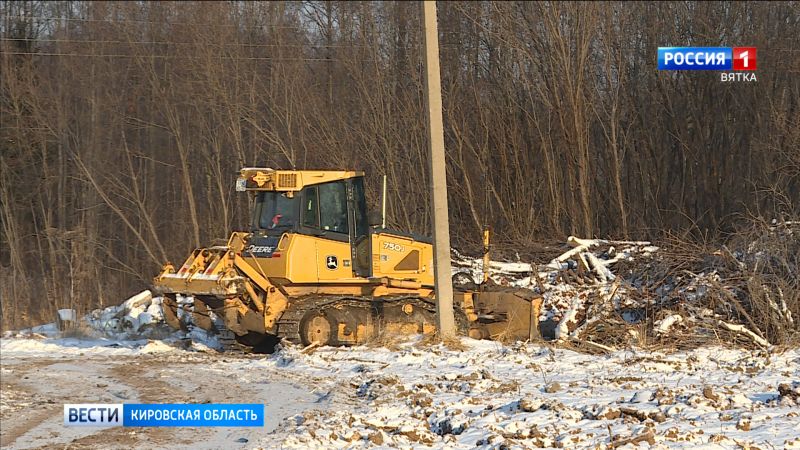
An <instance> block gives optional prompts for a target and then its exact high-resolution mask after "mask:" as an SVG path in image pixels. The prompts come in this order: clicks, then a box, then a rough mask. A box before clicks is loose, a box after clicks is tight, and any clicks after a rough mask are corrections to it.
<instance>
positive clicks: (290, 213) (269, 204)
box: [258, 192, 297, 230]
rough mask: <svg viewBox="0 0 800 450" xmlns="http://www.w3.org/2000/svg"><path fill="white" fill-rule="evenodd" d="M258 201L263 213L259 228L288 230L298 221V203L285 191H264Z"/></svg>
mask: <svg viewBox="0 0 800 450" xmlns="http://www.w3.org/2000/svg"><path fill="white" fill-rule="evenodd" d="M258 199H259V200H258V201H259V203H260V208H261V215H260V217H259V221H258V225H259V228H261V229H265V230H273V229H277V230H286V229H290V228H293V227H294V225H295V223H296V222H297V209H296V208H297V206H296V205H297V203H295V199H294V198H289V197H288V196H287V194H286V193H283V192H262V193H261V194H260V195H259V197H258Z"/></svg>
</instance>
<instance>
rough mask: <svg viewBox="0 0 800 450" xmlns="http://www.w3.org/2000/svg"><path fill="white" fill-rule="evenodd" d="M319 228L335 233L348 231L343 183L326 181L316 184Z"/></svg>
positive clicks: (345, 191)
mask: <svg viewBox="0 0 800 450" xmlns="http://www.w3.org/2000/svg"><path fill="white" fill-rule="evenodd" d="M318 192H319V222H320V228H321V229H322V230H326V231H333V232H336V233H345V234H347V233H348V229H347V188H346V186H345V184H344V183H342V182H336V183H327V184H321V185H319V186H318Z"/></svg>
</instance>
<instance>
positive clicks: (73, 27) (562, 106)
mask: <svg viewBox="0 0 800 450" xmlns="http://www.w3.org/2000/svg"><path fill="white" fill-rule="evenodd" d="M421 11H422V8H421V5H420V4H419V3H417V2H396V3H389V2H387V3H378V2H374V3H366V2H271V3H245V2H221V3H212V2H131V3H121V2H42V1H15V2H10V1H3V2H2V4H1V6H0V64H1V66H0V89H1V91H0V114H1V115H2V116H1V122H0V208H1V209H0V211H1V215H2V223H1V224H0V225H1V226H2V229H1V230H0V301H2V304H1V305H0V306H2V311H0V312H1V313H2V318H1V319H2V320H1V321H0V324H1V325H2V327H3V328H4V329H7V328H9V327H19V326H23V325H28V324H30V323H32V322H36V321H40V320H47V321H50V320H52V317H53V312H54V310H55V309H56V308H63V307H76V308H78V309H82V310H86V309H89V308H95V307H100V306H105V305H108V304H114V303H118V302H119V301H120V300H121V299H123V298H126V297H127V296H128V295H129V294H132V293H135V292H137V291H138V290H141V289H143V288H146V287H147V286H148V285H149V283H150V280H151V277H152V276H153V275H154V274H155V273H156V272H157V270H158V269H159V267H160V266H161V264H162V263H163V262H165V261H167V260H170V261H173V262H177V263H179V262H181V261H182V260H183V258H184V257H185V256H186V255H187V254H188V252H189V251H190V250H191V249H192V248H194V247H195V246H200V245H208V244H211V243H212V242H214V241H215V240H219V239H223V240H224V239H225V238H226V237H227V236H228V234H229V232H230V231H231V230H232V229H243V228H245V227H246V224H247V219H246V218H247V215H248V205H247V202H248V199H247V198H246V197H247V196H244V195H236V193H235V192H234V189H233V184H234V180H235V178H236V175H237V172H238V169H239V168H240V167H242V166H253V165H263V166H271V167H276V168H291V167H294V168H298V169H340V168H354V169H361V170H365V171H366V172H367V174H368V189H369V191H368V194H369V195H370V196H371V203H372V205H373V206H377V203H378V198H379V196H378V193H379V184H380V180H381V178H382V175H387V177H388V181H389V199H388V204H389V214H388V218H389V223H390V224H391V225H392V226H394V227H396V228H399V229H402V230H414V231H416V232H419V233H429V232H430V229H429V228H430V219H429V200H428V197H429V196H428V191H427V188H428V179H427V177H428V175H427V173H426V172H427V163H426V161H427V159H426V154H427V153H426V152H427V146H426V141H425V139H426V132H425V126H426V125H425V119H424V118H425V112H424V111H425V109H424V104H423V99H424V97H423V83H424V81H423V60H422V58H423V52H422V48H421V46H422V17H421V16H422V13H421ZM799 18H800V8H798V7H797V5H796V4H793V3H790V2H778V3H765V2H735V3H708V2H675V3H664V2H641V3H630V2H620V3H603V2H588V3H558V2H555V3H553V2H546V3H538V2H519V3H512V2H497V3H490V2H469V3H466V2H464V3H456V2H453V3H450V2H446V3H445V2H442V3H440V4H439V31H440V44H441V68H442V87H443V98H444V120H445V140H446V146H447V157H448V185H449V189H450V190H449V196H450V214H451V227H452V229H451V235H452V237H453V245H454V246H455V247H457V248H462V249H467V250H468V249H470V248H475V246H476V245H477V243H478V241H479V238H480V234H479V231H480V230H481V228H482V227H483V226H484V225H486V224H488V225H491V226H493V227H494V229H495V231H496V235H497V238H498V243H499V244H501V245H505V246H507V247H508V248H516V249H524V248H527V247H529V246H532V245H534V244H535V243H537V242H543V241H547V240H553V239H563V238H564V237H565V236H567V235H570V234H575V235H579V236H582V237H590V236H603V237H616V238H657V237H658V236H659V235H662V234H663V233H666V232H677V233H681V234H682V235H684V236H694V237H696V238H699V237H702V238H705V239H707V238H709V237H711V238H714V237H719V236H723V235H724V234H725V233H728V232H731V231H733V230H735V229H736V227H737V223H739V221H741V220H743V219H746V218H747V217H752V216H756V217H761V218H764V219H767V220H771V219H772V218H784V217H790V216H793V215H795V216H796V213H797V210H798V209H799V207H800V76H799V73H800V39H798V35H800V23H799V22H800V21H799ZM692 45H695V46H755V47H758V70H757V72H756V74H757V76H758V82H754V83H753V82H750V83H747V82H738V83H724V82H721V81H720V75H719V73H715V72H659V71H658V70H657V64H656V49H657V47H659V46H692Z"/></svg>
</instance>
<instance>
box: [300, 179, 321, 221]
mask: <svg viewBox="0 0 800 450" xmlns="http://www.w3.org/2000/svg"><path fill="white" fill-rule="evenodd" d="M303 226H305V227H312V228H319V198H318V196H317V187H316V186H312V187H307V188H305V189H303Z"/></svg>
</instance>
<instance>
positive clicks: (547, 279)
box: [458, 222, 800, 351]
mask: <svg viewBox="0 0 800 450" xmlns="http://www.w3.org/2000/svg"><path fill="white" fill-rule="evenodd" d="M567 244H568V245H569V247H570V248H569V249H568V250H567V251H565V252H563V253H562V254H561V255H559V256H558V257H556V258H554V259H553V260H552V261H550V262H549V263H548V264H546V265H535V264H522V263H497V262H493V263H492V278H493V279H494V280H495V281H496V282H497V283H500V284H508V285H514V286H519V287H528V288H531V289H534V290H536V291H539V292H540V293H542V294H543V296H544V305H543V310H542V311H543V312H542V316H540V323H541V325H540V329H541V330H542V337H543V338H544V339H546V340H557V341H560V342H562V343H564V344H565V345H571V346H575V347H577V348H580V349H584V350H587V351H611V350H614V349H619V348H625V347H627V346H639V347H653V346H656V347H672V348H694V347H698V346H701V345H706V344H723V345H732V346H740V347H751V348H766V347H769V346H771V345H776V344H778V345H780V344H788V343H792V342H796V341H797V338H798V337H800V323H799V322H798V321H800V223H797V222H783V223H781V224H775V223H773V224H762V226H754V227H753V229H752V230H749V231H748V232H747V233H742V234H739V235H736V236H734V238H732V239H730V240H728V242H727V243H726V245H719V246H712V245H708V244H702V245H701V244H696V243H688V242H686V241H683V240H678V239H667V240H665V241H664V242H660V243H659V247H656V246H653V245H651V244H650V243H649V242H636V241H609V240H600V239H580V238H576V237H570V238H569V239H568V241H567ZM459 256H460V255H459ZM458 261H461V264H460V266H461V267H462V268H464V267H468V264H467V263H465V262H464V261H466V260H465V259H463V258H461V259H458ZM469 267H472V269H473V273H474V274H475V275H477V272H478V271H477V270H475V267H479V266H476V265H475V264H472V266H469ZM462 270H463V269H462ZM474 278H475V279H479V278H478V277H477V276H475V277H474Z"/></svg>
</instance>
